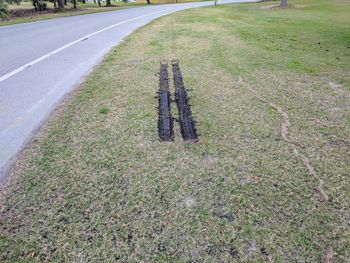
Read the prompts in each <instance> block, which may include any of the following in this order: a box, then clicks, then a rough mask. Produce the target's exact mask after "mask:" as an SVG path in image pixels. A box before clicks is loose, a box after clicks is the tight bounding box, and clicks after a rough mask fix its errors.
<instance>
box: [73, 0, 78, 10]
mask: <svg viewBox="0 0 350 263" xmlns="http://www.w3.org/2000/svg"><path fill="white" fill-rule="evenodd" d="M73 8H74V9H77V0H73Z"/></svg>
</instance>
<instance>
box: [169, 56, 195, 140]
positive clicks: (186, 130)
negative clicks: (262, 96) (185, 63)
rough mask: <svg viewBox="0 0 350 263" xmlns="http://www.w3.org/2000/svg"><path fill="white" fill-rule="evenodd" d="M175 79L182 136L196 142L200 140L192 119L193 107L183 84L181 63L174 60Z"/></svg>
mask: <svg viewBox="0 0 350 263" xmlns="http://www.w3.org/2000/svg"><path fill="white" fill-rule="evenodd" d="M171 64H172V67H173V77H174V85H175V99H176V105H177V108H178V110H179V122H180V128H181V135H182V138H183V139H184V140H185V141H196V140H197V139H198V135H197V129H196V125H195V120H194V119H193V117H192V112H191V107H190V105H189V103H188V96H187V92H186V89H185V86H184V83H183V78H182V73H181V69H180V66H179V62H178V61H175V60H173V61H172V63H171Z"/></svg>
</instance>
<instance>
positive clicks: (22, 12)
mask: <svg viewBox="0 0 350 263" xmlns="http://www.w3.org/2000/svg"><path fill="white" fill-rule="evenodd" d="M84 10H85V9H74V8H67V9H64V10H62V11H59V10H58V9H55V8H48V9H47V10H45V11H35V9H34V8H33V9H14V10H9V14H10V18H16V17H30V16H40V15H44V14H53V13H66V12H81V11H84Z"/></svg>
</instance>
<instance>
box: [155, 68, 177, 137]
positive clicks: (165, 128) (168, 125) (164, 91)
mask: <svg viewBox="0 0 350 263" xmlns="http://www.w3.org/2000/svg"><path fill="white" fill-rule="evenodd" d="M158 102H159V106H158V134H159V139H160V140H161V141H172V140H174V130H173V127H174V121H173V117H172V115H171V109H170V102H171V99H170V92H169V76H168V63H163V62H161V63H160V72H159V91H158Z"/></svg>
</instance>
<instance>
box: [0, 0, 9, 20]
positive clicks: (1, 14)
mask: <svg viewBox="0 0 350 263" xmlns="http://www.w3.org/2000/svg"><path fill="white" fill-rule="evenodd" d="M8 17H9V14H8V12H7V4H6V2H5V0H0V18H1V20H5V19H8Z"/></svg>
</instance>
